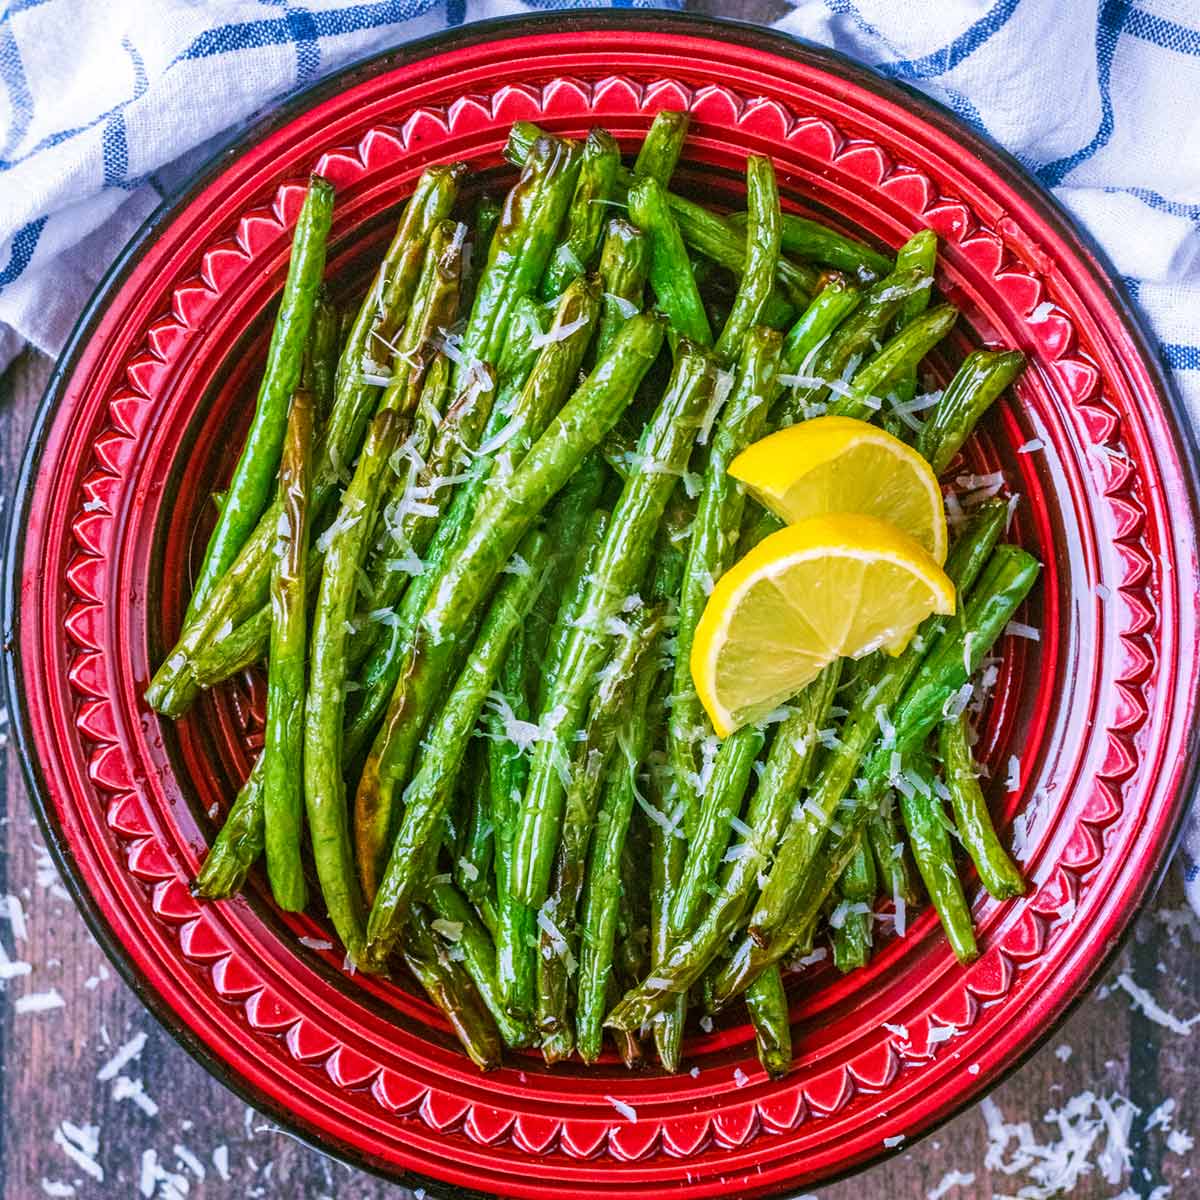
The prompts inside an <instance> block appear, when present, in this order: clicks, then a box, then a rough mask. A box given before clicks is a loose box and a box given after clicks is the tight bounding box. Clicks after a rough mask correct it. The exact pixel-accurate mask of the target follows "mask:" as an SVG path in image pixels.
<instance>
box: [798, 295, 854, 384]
mask: <svg viewBox="0 0 1200 1200" xmlns="http://www.w3.org/2000/svg"><path fill="white" fill-rule="evenodd" d="M861 302H862V293H861V292H860V291H858V290H857V289H856V288H852V287H851V286H850V285H849V284H847V283H846V282H845V280H843V279H840V278H835V279H831V280H830V281H829V282H828V283H827V284H826V285H825V286H824V287H823V288H822V289H821V290H820V291H819V292H818V293H817V294H816V295H815V296H814V297H813V298H812V301H811V302H810V303H809V305H808V307H807V308H806V309H805V310H804V312H803V313H801V315H800V317H799V319H798V320H797V321H796V323H795V324H794V325H793V326H792V327H791V328H790V329H789V330H788V332H787V337H786V338H784V341H783V356H782V367H781V373H782V374H794V373H795V372H797V371H799V372H801V373H803V372H804V370H805V369H806V367H807V365H808V359H809V357H810V356H811V355H814V354H815V353H816V352H817V351H818V350H819V349H820V347H821V346H822V345H823V344H824V342H825V339H826V338H828V337H829V336H830V335H831V334H832V333H833V331H834V330H835V329H836V328H837V327H838V326H839V325H840V324H841V323H842V322H843V321H844V320H845V319H846V318H847V317H848V316H849V315H850V314H851V313H852V312H853V311H854V310H855V309H856V308H857V307H858V306H859V304H860V303H861Z"/></svg>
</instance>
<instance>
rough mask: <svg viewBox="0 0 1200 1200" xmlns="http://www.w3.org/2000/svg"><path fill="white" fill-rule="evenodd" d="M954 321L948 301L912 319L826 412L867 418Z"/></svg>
mask: <svg viewBox="0 0 1200 1200" xmlns="http://www.w3.org/2000/svg"><path fill="white" fill-rule="evenodd" d="M957 320H958V309H956V308H954V307H952V306H951V305H949V304H940V305H938V307H937V308H932V309H930V310H929V312H927V313H922V314H921V315H920V316H919V317H917V318H915V319H914V320H913V321H911V322H910V323H909V324H908V325H906V326H905V328H904V329H902V330H901V331H900V332H899V333H897V334H895V335H893V337H891V338H890V339H889V340H888V341H887V342H886V343H885V344H884V346H883V348H882V349H881V350H880V351H878V353H876V354H875V355H873V356H872V357H871V358H870V359H869V360H868V361H867V362H865V363H864V364H863V365H862V366H861V367H860V368H859V369H858V370H857V371H856V372H855V373H854V378H853V380H852V381H851V384H850V393H849V394H848V395H842V396H838V397H837V399H836V400H834V401H833V402H832V403H831V404H830V405H829V413H830V414H831V415H832V416H839V417H855V418H857V419H858V420H860V421H867V420H870V419H871V417H872V415H873V414H874V413H876V412H877V411H878V410H879V408H880V407H881V405H882V401H881V399H880V396H881V395H886V394H887V392H888V391H890V390H891V387H892V385H893V384H894V383H895V382H896V381H897V380H901V379H904V378H906V377H907V376H908V375H909V374H910V373H911V372H912V371H914V370H915V369H916V364H917V363H919V362H920V361H921V359H923V358H924V357H925V355H926V354H928V353H929V351H930V350H932V349H933V348H934V346H936V345H937V344H938V342H940V341H941V340H942V338H944V337H945V336H946V335H947V334H948V333H949V332H950V330H951V329H952V328H953V326H954V323H955V321H957Z"/></svg>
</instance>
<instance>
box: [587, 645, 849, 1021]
mask: <svg viewBox="0 0 1200 1200" xmlns="http://www.w3.org/2000/svg"><path fill="white" fill-rule="evenodd" d="M840 673H841V663H840V662H838V663H834V664H832V665H831V666H829V667H827V668H826V669H825V670H824V671H823V672H822V673H821V674H820V675H819V676H818V677H817V678H816V679H815V680H814V681H813V682H812V683H811V684H809V685H808V687H806V688H805V689H804V691H802V692H801V693H800V695H799V696H797V697H796V699H795V701H794V702H793V705H792V708H793V711H792V712H791V713H790V714H789V715H788V716H787V717H786V718H785V719H784V720H783V721H782V722H781V723H780V725H779V727H778V728H777V729H776V731H775V736H774V739H773V740H772V742H771V749H770V751H769V752H768V754H767V759H766V764H765V766H764V769H763V774H762V778H761V779H760V780H759V784H758V788H757V789H756V791H755V793H754V796H753V797H752V799H751V802H750V808H749V811H748V812H747V814H746V824H747V825H749V826H750V828H751V830H752V831H753V836H752V837H751V838H750V839H749V840H750V845H751V850H750V852H749V853H747V854H744V855H742V856H740V857H738V858H736V859H734V860H733V861H732V862H730V863H729V864H728V865H727V866H726V868H725V872H724V875H723V876H722V879H721V884H720V888H719V890H718V892H717V895H716V896H715V897H714V898H713V902H712V904H710V905H709V907H708V909H707V910H706V911H705V913H704V914H703V916H702V917H701V919H700V922H699V924H698V925H697V926H696V928H695V929H694V930H693V931H692V932H691V933H690V934H688V936H687V937H685V938H683V939H682V940H680V941H678V942H676V943H675V944H674V945H672V946H671V948H670V953H669V954H667V955H666V956H665V958H663V959H660V960H659V961H657V962H655V963H654V964H653V967H652V970H653V974H652V975H651V977H650V978H648V979H644V980H643V981H642V982H641V983H640V984H639V985H638V986H637V987H636V988H633V989H632V990H631V991H630V992H629V993H628V994H627V995H626V996H625V997H624V998H623V999H622V1000H621V1002H620V1004H619V1005H617V1007H616V1008H614V1009H613V1011H612V1012H611V1013H610V1014H609V1016H608V1021H607V1024H609V1025H610V1026H612V1027H613V1028H616V1029H636V1028H637V1027H638V1026H640V1025H641V1024H643V1022H645V1021H648V1020H649V1019H650V1018H651V1017H652V1016H654V1014H655V1013H658V1012H661V1011H662V1010H663V1009H665V1008H667V1007H668V1006H669V1005H671V1004H673V1003H676V1002H677V1001H678V1000H679V998H680V997H685V998H686V996H687V991H688V989H689V988H690V987H691V986H692V984H694V983H695V982H696V981H697V980H698V979H699V978H700V976H701V975H703V974H704V972H705V971H706V970H707V969H708V968H709V966H710V964H711V963H712V962H713V960H714V959H715V958H716V956H717V954H718V952H719V951H721V950H722V949H723V948H724V947H725V946H726V945H727V944H728V942H729V939H730V938H731V937H733V935H734V934H735V933H736V932H737V930H738V928H739V927H740V926H741V924H742V922H743V920H744V916H745V911H746V906H747V904H748V903H749V902H750V901H751V899H752V897H753V894H754V888H755V887H756V886H757V882H758V876H759V873H760V872H761V871H762V870H763V869H764V867H765V866H766V864H767V863H768V862H769V861H770V858H771V854H772V852H773V851H774V849H775V844H776V842H777V841H778V840H779V837H780V835H781V834H782V832H783V829H784V826H785V824H786V822H787V820H788V817H789V815H790V813H791V809H792V806H793V804H794V802H795V801H794V798H795V796H796V794H797V792H798V791H799V790H800V788H801V787H802V786H803V785H804V784H805V783H806V781H807V779H808V776H809V772H810V771H811V768H812V763H813V760H814V758H815V756H816V750H817V747H818V746H819V741H818V738H817V731H818V730H819V729H821V728H823V727H824V724H825V722H826V721H827V720H828V717H829V709H830V706H831V705H832V704H833V701H834V697H835V696H836V694H837V687H838V679H839V676H840Z"/></svg>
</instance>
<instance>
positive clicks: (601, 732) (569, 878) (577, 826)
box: [537, 606, 663, 1062]
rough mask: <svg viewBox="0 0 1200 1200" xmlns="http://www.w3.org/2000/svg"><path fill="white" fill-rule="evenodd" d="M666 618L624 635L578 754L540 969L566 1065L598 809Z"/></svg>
mask: <svg viewBox="0 0 1200 1200" xmlns="http://www.w3.org/2000/svg"><path fill="white" fill-rule="evenodd" d="M662 617H663V614H662V610H661V608H659V607H658V606H654V607H649V606H647V607H643V608H641V609H639V610H638V611H637V613H635V614H634V616H633V618H632V620H631V621H630V630H629V633H628V634H626V635H625V636H624V637H622V639H621V642H620V643H619V645H618V647H617V650H616V652H615V654H614V655H613V658H612V660H611V662H610V663H609V664H608V665H607V666H606V667H605V669H604V672H603V678H602V679H601V681H600V683H599V684H598V685H597V687H596V692H595V695H594V696H593V697H592V702H591V705H590V706H589V709H588V716H587V721H586V723H585V724H584V726H583V729H582V733H583V737H582V738H581V739H580V740H579V741H578V742H577V743H576V744H575V745H574V746H573V747H572V749H571V761H570V764H569V766H568V768H567V774H568V779H569V783H568V786H567V794H566V799H565V802H564V804H563V822H562V834H561V837H560V841H559V847H558V854H557V859H556V862H555V871H554V884H553V888H552V890H551V892H550V895H549V896H548V897H547V899H546V903H545V904H544V905H542V908H541V910H540V911H539V913H538V924H539V926H540V927H541V930H542V934H541V944H540V953H539V956H538V964H537V965H538V981H537V987H538V1029H539V1030H540V1031H541V1033H542V1035H543V1041H542V1052H543V1054H544V1055H545V1057H546V1061H547V1062H560V1061H561V1060H562V1059H564V1058H566V1057H567V1056H568V1055H569V1054H570V1053H571V1046H572V1041H573V1031H572V1029H571V1025H570V1018H569V1013H568V1005H569V995H568V993H569V990H570V985H569V979H570V975H571V973H572V965H571V964H572V961H573V960H575V959H576V956H577V954H578V951H579V937H578V933H577V925H576V916H575V910H576V908H577V906H578V904H579V897H580V894H581V892H582V891H583V884H584V877H585V873H586V870H587V857H588V847H589V844H590V842H591V838H592V828H593V825H594V824H595V820H596V806H597V803H598V801H599V799H600V793H601V790H602V788H603V786H604V783H605V780H606V778H607V775H608V768H609V763H610V761H611V759H612V755H613V752H614V750H615V749H616V743H617V736H618V733H619V732H620V729H621V727H622V725H623V724H624V723H625V721H626V720H627V719H628V716H629V710H630V706H631V704H632V703H633V693H634V690H635V683H636V680H637V679H638V677H639V674H640V672H641V670H642V664H643V662H644V661H645V659H646V658H647V656H648V655H650V654H652V652H653V650H654V649H655V646H656V642H657V637H658V634H659V631H660V629H661V628H662Z"/></svg>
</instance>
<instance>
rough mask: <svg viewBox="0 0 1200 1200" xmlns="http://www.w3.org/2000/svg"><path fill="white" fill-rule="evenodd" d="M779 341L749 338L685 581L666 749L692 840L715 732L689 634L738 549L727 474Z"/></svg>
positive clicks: (766, 388) (708, 476) (757, 419)
mask: <svg viewBox="0 0 1200 1200" xmlns="http://www.w3.org/2000/svg"><path fill="white" fill-rule="evenodd" d="M780 346H781V338H780V336H779V334H778V333H775V332H774V331H772V330H767V329H761V328H757V329H753V330H751V331H750V333H749V335H748V336H747V338H746V342H745V346H744V347H743V350H742V356H741V361H740V363H739V364H738V372H737V376H736V378H735V380H734V383H733V388H732V391H731V393H730V396H729V399H728V401H727V402H726V405H725V410H724V412H723V413H722V414H721V417H720V421H719V423H718V425H717V430H716V433H715V435H714V437H713V442H712V452H711V454H710V455H709V459H708V463H707V464H706V466H705V470H704V478H703V481H702V483H701V486H700V495H699V497H698V499H697V503H696V518H695V521H694V522H693V524H692V535H691V541H690V543H689V547H688V557H687V567H686V569H685V570H684V572H683V580H682V583H681V587H680V595H679V623H678V625H677V627H676V633H675V636H676V647H677V649H676V657H675V676H674V683H673V686H672V691H671V719H670V721H669V722H668V726H667V750H668V754H669V756H670V762H671V768H672V770H673V771H674V773H675V782H676V786H677V787H678V789H679V795H680V797H681V798H682V800H683V802H684V830H685V832H686V833H687V835H688V837H689V838H691V837H692V836H693V834H694V833H695V827H696V822H697V820H698V818H699V804H700V788H699V786H698V784H697V780H698V772H699V764H698V762H697V748H698V745H699V743H700V741H701V739H702V738H703V737H705V736H706V735H709V734H711V728H710V726H709V723H708V720H707V719H706V717H705V715H704V710H703V708H702V707H701V705H700V700H699V697H698V696H697V695H696V687H695V684H694V683H693V682H692V671H691V662H690V659H691V650H692V639H693V637H694V635H695V632H696V625H697V623H698V622H699V620H700V614H701V613H702V612H703V611H704V606H705V604H707V602H708V593H709V591H710V590H711V589H712V585H713V584H714V583H716V581H717V580H718V579H720V578H721V576H722V575H723V574H724V573H725V571H726V570H727V568H728V567H729V565H730V563H731V562H732V561H733V557H734V554H735V552H736V550H737V545H736V541H737V531H738V528H739V527H740V525H741V520H742V511H743V508H744V506H745V493H744V492H743V490H742V488H741V487H740V486H739V485H738V484H737V482H736V481H735V480H734V479H732V478H731V477H730V476H729V474H728V469H729V464H730V463H731V462H732V461H733V460H734V458H736V457H737V455H738V454H740V453H741V452H742V450H744V449H745V448H746V447H747V446H748V445H749V444H750V443H751V442H753V441H754V440H755V439H756V438H757V437H758V436H759V434H760V432H761V431H762V429H763V426H764V424H765V422H766V418H767V410H768V408H769V406H770V401H771V397H772V396H773V395H774V393H775V386H776V385H775V381H776V373H777V371H778V369H779V355H780Z"/></svg>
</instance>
